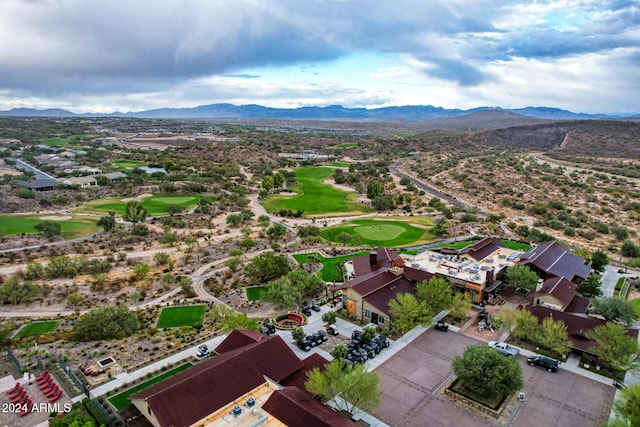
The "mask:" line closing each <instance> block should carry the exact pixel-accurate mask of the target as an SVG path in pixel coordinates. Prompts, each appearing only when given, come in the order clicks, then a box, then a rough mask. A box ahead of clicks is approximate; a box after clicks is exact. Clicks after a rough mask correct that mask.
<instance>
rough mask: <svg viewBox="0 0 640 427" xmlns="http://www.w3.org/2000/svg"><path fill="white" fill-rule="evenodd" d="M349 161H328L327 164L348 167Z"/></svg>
mask: <svg viewBox="0 0 640 427" xmlns="http://www.w3.org/2000/svg"><path fill="white" fill-rule="evenodd" d="M350 164H351V163H349V162H329V163H327V165H329V166H334V167H337V168H348V167H349V165H350Z"/></svg>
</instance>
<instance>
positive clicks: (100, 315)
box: [73, 304, 140, 341]
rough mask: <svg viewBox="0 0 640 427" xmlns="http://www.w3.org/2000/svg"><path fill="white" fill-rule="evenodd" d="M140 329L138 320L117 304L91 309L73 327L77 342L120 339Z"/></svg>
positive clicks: (130, 312)
mask: <svg viewBox="0 0 640 427" xmlns="http://www.w3.org/2000/svg"><path fill="white" fill-rule="evenodd" d="M138 329H140V320H139V319H138V316H137V315H136V313H134V312H132V311H129V309H128V308H127V306H125V305H122V304H119V305H116V306H106V307H100V308H96V309H93V310H91V311H89V312H88V313H85V314H83V315H82V316H81V317H80V318H79V319H78V321H77V322H76V324H75V325H74V326H73V333H74V338H75V339H76V340H78V341H95V340H107V339H122V338H124V337H127V336H129V335H131V334H133V333H135V332H136V331H137V330H138Z"/></svg>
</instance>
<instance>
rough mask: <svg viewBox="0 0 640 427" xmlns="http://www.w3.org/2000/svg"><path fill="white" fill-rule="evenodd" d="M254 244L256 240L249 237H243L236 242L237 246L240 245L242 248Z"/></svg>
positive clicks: (247, 247) (245, 248)
mask: <svg viewBox="0 0 640 427" xmlns="http://www.w3.org/2000/svg"><path fill="white" fill-rule="evenodd" d="M255 245H256V242H255V240H253V239H252V238H251V237H245V238H244V239H242V240H240V242H238V246H240V247H241V248H242V249H244V250H247V249H249V248H252V247H254V246H255Z"/></svg>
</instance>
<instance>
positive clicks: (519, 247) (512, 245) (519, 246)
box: [500, 240, 531, 252]
mask: <svg viewBox="0 0 640 427" xmlns="http://www.w3.org/2000/svg"><path fill="white" fill-rule="evenodd" d="M500 241H501V242H502V244H503V245H505V246H506V247H508V248H509V249H513V250H514V251H521V252H529V251H530V250H531V245H527V244H526V243H520V242H512V241H511V240H500Z"/></svg>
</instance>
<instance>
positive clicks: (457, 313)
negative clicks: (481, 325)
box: [450, 292, 471, 320]
mask: <svg viewBox="0 0 640 427" xmlns="http://www.w3.org/2000/svg"><path fill="white" fill-rule="evenodd" d="M470 309H471V300H469V299H468V298H466V297H465V295H464V294H463V293H462V292H458V293H457V294H455V296H454V297H453V301H451V312H450V314H451V317H453V318H454V319H455V320H463V319H465V318H466V317H467V315H468V313H469V310H470Z"/></svg>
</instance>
